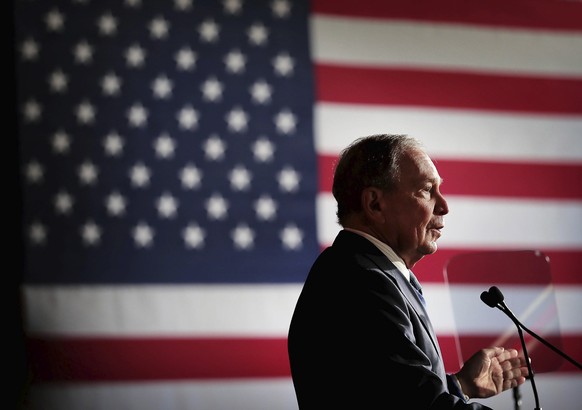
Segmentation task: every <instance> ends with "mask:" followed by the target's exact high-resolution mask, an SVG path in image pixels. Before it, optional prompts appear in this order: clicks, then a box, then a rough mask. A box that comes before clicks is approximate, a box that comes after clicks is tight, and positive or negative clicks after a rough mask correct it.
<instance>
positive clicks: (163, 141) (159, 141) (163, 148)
mask: <svg viewBox="0 0 582 410" xmlns="http://www.w3.org/2000/svg"><path fill="white" fill-rule="evenodd" d="M175 149H176V142H175V141H174V139H172V138H171V137H170V135H169V134H167V133H164V134H161V135H160V136H159V137H158V138H156V139H155V140H154V150H155V151H156V156H157V157H158V158H163V159H168V158H171V157H173V156H174V151H175Z"/></svg>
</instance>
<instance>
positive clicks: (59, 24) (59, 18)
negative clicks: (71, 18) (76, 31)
mask: <svg viewBox="0 0 582 410" xmlns="http://www.w3.org/2000/svg"><path fill="white" fill-rule="evenodd" d="M45 23H46V27H47V30H48V31H62V30H63V27H64V25H65V16H63V13H61V12H60V11H59V10H58V9H53V10H51V11H50V12H48V13H47V15H46V16H45Z"/></svg>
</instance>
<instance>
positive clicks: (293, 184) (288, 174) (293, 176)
mask: <svg viewBox="0 0 582 410" xmlns="http://www.w3.org/2000/svg"><path fill="white" fill-rule="evenodd" d="M300 179H301V177H300V175H299V173H298V172H297V171H295V170H294V169H293V168H291V167H289V166H287V167H284V168H283V169H282V170H281V171H280V172H279V173H278V174H277V180H278V181H279V188H280V189H281V190H282V191H284V192H293V191H297V189H299V180H300Z"/></svg>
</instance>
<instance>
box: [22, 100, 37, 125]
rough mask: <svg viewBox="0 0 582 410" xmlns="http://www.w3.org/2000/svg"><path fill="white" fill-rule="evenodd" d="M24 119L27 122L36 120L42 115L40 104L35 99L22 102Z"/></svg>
mask: <svg viewBox="0 0 582 410" xmlns="http://www.w3.org/2000/svg"><path fill="white" fill-rule="evenodd" d="M23 112H24V119H25V120H26V121H27V122H36V121H38V120H39V119H40V116H41V115H42V106H41V105H40V104H39V103H38V102H37V101H36V100H34V99H33V100H29V101H27V102H26V103H25V104H24V110H23Z"/></svg>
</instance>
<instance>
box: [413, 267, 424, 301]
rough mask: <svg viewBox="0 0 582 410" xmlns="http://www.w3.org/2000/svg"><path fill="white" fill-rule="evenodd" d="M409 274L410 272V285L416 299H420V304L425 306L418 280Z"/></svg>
mask: <svg viewBox="0 0 582 410" xmlns="http://www.w3.org/2000/svg"><path fill="white" fill-rule="evenodd" d="M409 272H410V284H411V285H412V287H413V288H414V290H415V291H416V294H417V295H418V298H419V299H420V301H421V302H422V304H423V305H424V306H426V301H425V300H424V296H423V295H422V286H420V282H418V279H416V276H414V273H412V271H409Z"/></svg>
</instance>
